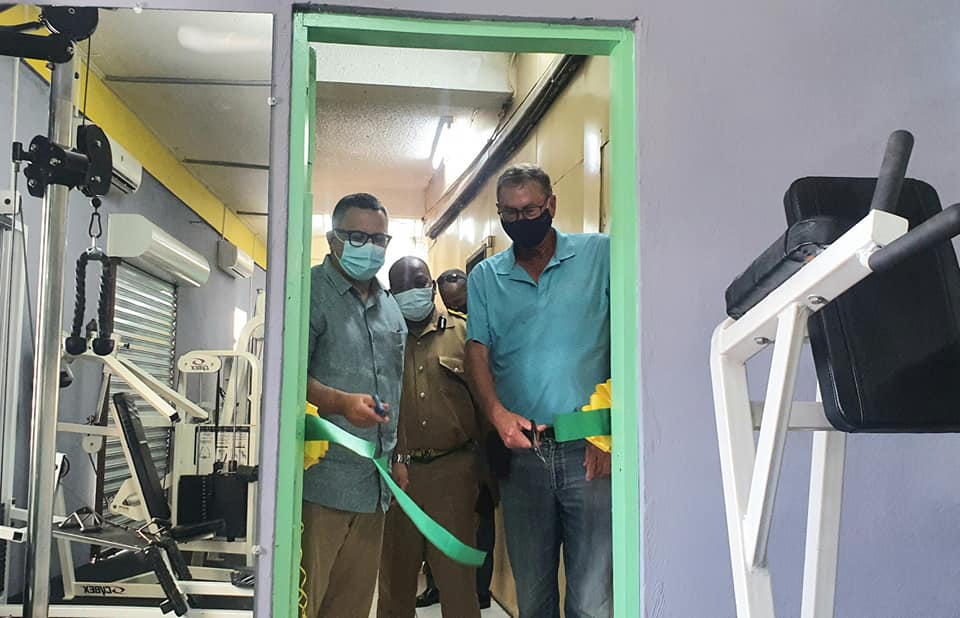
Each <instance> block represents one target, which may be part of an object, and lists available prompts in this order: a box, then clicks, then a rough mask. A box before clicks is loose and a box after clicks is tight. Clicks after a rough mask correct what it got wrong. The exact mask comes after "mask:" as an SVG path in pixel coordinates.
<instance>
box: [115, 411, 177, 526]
mask: <svg viewBox="0 0 960 618" xmlns="http://www.w3.org/2000/svg"><path fill="white" fill-rule="evenodd" d="M113 403H114V405H115V406H116V407H117V416H118V417H119V418H120V431H121V433H122V440H123V441H124V442H125V443H126V445H127V449H129V451H130V457H131V459H133V468H134V470H135V471H136V473H137V477H139V479H140V491H141V493H142V494H143V500H144V502H146V505H145V506H146V508H147V514H148V516H149V517H150V518H152V519H162V520H164V521H170V504H169V503H168V502H167V498H166V496H165V495H164V492H163V485H162V484H161V483H160V476H159V475H158V474H157V467H156V466H154V465H153V457H152V456H151V454H150V444H149V443H148V442H147V436H146V434H145V433H144V431H143V423H142V422H141V421H140V412H139V410H137V406H136V405H135V404H134V403H133V400H132V399H131V398H130V397H129V396H128V395H127V394H126V393H117V394H116V395H114V396H113Z"/></svg>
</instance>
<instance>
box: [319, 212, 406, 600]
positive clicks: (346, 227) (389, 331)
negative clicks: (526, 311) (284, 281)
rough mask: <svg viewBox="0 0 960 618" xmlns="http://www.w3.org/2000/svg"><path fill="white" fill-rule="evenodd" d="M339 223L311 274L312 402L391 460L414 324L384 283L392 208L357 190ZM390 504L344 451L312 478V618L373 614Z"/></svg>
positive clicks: (362, 462)
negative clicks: (380, 275)
mask: <svg viewBox="0 0 960 618" xmlns="http://www.w3.org/2000/svg"><path fill="white" fill-rule="evenodd" d="M331 219H332V222H333V230H332V231H330V232H329V233H328V234H327V240H328V241H329V243H330V255H328V256H327V257H326V259H325V260H324V261H323V264H322V265H320V266H314V267H313V269H311V271H310V335H309V337H310V339H309V343H308V346H307V347H308V356H307V374H308V378H307V401H309V402H310V403H312V404H313V405H315V406H316V407H317V411H318V412H319V414H320V415H321V416H323V417H324V418H326V419H327V420H329V421H330V422H332V423H334V424H336V425H337V426H339V427H340V428H342V429H344V430H346V431H348V432H350V433H352V434H353V435H355V436H357V437H359V438H362V439H364V440H367V441H369V442H373V443H374V444H376V445H377V453H376V455H377V456H378V457H380V456H382V455H387V456H389V455H390V454H391V453H392V452H393V449H394V447H395V446H396V444H397V417H398V415H399V413H400V409H399V405H398V404H399V402H400V389H401V373H402V371H403V354H404V344H405V342H406V338H407V326H406V322H405V321H404V319H403V315H402V314H401V313H400V307H398V306H397V301H395V300H394V299H393V297H392V296H390V295H389V294H387V292H386V291H385V290H384V289H383V288H382V287H380V284H379V283H378V282H377V279H376V274H377V271H378V270H380V267H381V266H383V260H384V257H385V252H386V247H387V244H388V243H389V242H390V236H389V235H387V211H386V209H385V208H384V207H383V206H382V205H381V204H380V202H379V201H378V200H377V198H375V197H374V196H372V195H369V194H367V193H357V194H354V195H348V196H346V197H344V198H342V199H341V200H340V201H339V202H338V203H337V206H336V207H335V208H334V209H333V215H332V217H331ZM374 395H377V396H379V397H380V399H381V400H382V401H383V409H384V410H385V412H386V413H385V415H384V416H380V415H379V414H377V412H376V410H375V404H374V399H373V396H374ZM391 406H392V407H391ZM390 497H391V494H390V491H389V489H388V488H387V486H386V484H385V483H384V482H383V481H382V480H381V478H380V474H379V473H378V472H377V469H376V467H375V466H374V464H373V462H372V461H370V460H369V459H364V458H362V457H360V456H358V455H355V454H353V453H352V452H350V451H348V450H347V449H346V448H343V447H341V446H339V445H336V444H331V445H330V449H329V450H328V451H327V454H326V455H325V456H324V457H323V458H322V459H320V461H319V462H318V463H316V464H315V465H313V466H311V467H310V468H308V469H307V470H306V471H305V472H304V474H303V541H302V544H301V545H302V548H303V557H302V560H301V565H302V567H303V569H304V571H305V572H306V582H305V583H304V590H305V591H306V593H307V610H306V612H305V613H304V615H305V616H306V617H307V618H327V617H333V616H344V617H348V616H357V617H360V616H367V615H368V614H369V612H370V605H371V604H372V602H373V592H374V588H375V587H376V582H377V571H378V567H379V562H380V561H379V557H380V546H381V542H382V540H383V525H384V513H385V512H386V511H387V508H388V507H389V506H390Z"/></svg>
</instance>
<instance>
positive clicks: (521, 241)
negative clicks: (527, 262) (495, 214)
mask: <svg viewBox="0 0 960 618" xmlns="http://www.w3.org/2000/svg"><path fill="white" fill-rule="evenodd" d="M551 225H553V217H551V216H550V211H549V210H547V209H544V210H543V213H542V214H541V215H540V216H539V217H537V218H536V219H520V220H518V221H513V222H511V223H507V222H506V221H503V231H504V232H506V233H507V236H509V237H510V238H511V240H513V243H514V244H515V245H517V246H518V247H520V248H521V249H530V248H531V247H536V246H537V245H539V244H540V243H541V242H543V239H544V238H546V236H547V232H549V231H550V226H551Z"/></svg>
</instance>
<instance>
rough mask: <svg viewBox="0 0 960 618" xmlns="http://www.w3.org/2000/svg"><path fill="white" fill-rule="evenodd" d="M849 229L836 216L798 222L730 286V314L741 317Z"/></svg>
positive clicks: (812, 218)
mask: <svg viewBox="0 0 960 618" xmlns="http://www.w3.org/2000/svg"><path fill="white" fill-rule="evenodd" d="M849 228H850V224H849V223H848V222H846V221H842V220H838V219H836V218H833V217H824V216H818V217H811V218H809V219H803V220H802V221H797V222H796V223H794V224H793V225H791V226H790V228H789V229H788V230H787V231H786V232H784V234H783V236H781V237H780V238H778V239H777V240H775V241H774V243H773V244H772V245H770V246H769V247H768V248H767V250H766V251H764V252H763V253H761V254H760V257H758V258H757V259H755V260H754V261H753V262H752V263H751V264H750V266H749V267H747V269H746V270H745V271H743V272H742V273H740V275H738V276H737V278H736V279H734V280H733V283H731V284H730V286H729V287H728V288H727V291H726V294H725V296H726V301H727V315H729V316H730V317H731V318H734V319H739V318H741V317H743V315H744V314H746V313H747V311H749V310H750V309H752V308H753V306H754V305H756V304H757V303H759V302H760V301H761V300H763V299H764V298H766V297H767V295H768V294H770V292H772V291H774V290H775V289H777V288H778V287H780V284H782V283H783V282H784V281H786V280H787V279H789V278H790V277H792V276H793V275H794V274H795V273H796V272H797V271H798V270H800V268H801V267H802V266H803V265H804V264H805V263H806V262H808V261H809V260H811V259H813V258H814V257H816V256H817V255H819V254H820V252H821V251H823V250H824V249H825V248H826V247H827V246H829V245H830V244H831V243H832V242H833V241H835V240H836V239H838V238H840V236H842V235H843V233H844V232H846V231H847V230H848V229H849Z"/></svg>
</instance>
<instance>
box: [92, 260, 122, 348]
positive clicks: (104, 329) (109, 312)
mask: <svg viewBox="0 0 960 618" xmlns="http://www.w3.org/2000/svg"><path fill="white" fill-rule="evenodd" d="M100 266H101V271H100V298H99V299H98V300H97V320H98V322H99V324H98V328H97V338H96V339H94V340H93V351H94V352H95V353H96V354H98V355H100V356H106V355H107V354H110V353H111V352H113V346H114V341H113V315H114V303H113V301H114V298H115V296H116V288H117V281H116V269H115V264H114V261H113V260H111V259H110V258H108V257H107V256H106V255H103V256H102V258H101V259H100Z"/></svg>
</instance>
